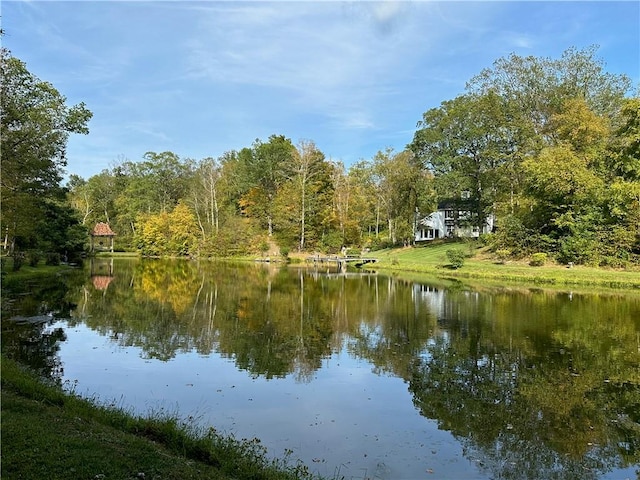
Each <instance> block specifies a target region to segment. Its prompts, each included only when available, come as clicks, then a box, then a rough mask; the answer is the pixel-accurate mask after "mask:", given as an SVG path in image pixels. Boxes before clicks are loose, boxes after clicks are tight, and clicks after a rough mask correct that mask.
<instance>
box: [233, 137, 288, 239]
mask: <svg viewBox="0 0 640 480" xmlns="http://www.w3.org/2000/svg"><path fill="white" fill-rule="evenodd" d="M295 154H296V149H295V147H294V146H293V144H292V143H291V140H290V139H288V138H286V137H285V136H284V135H271V136H270V137H269V141H268V142H266V143H263V142H261V141H260V140H256V141H255V142H254V144H253V147H252V149H251V150H250V152H247V151H245V152H244V153H243V152H241V156H240V160H241V161H242V162H243V166H242V171H243V173H245V179H244V181H246V182H247V183H248V185H250V186H249V188H248V190H247V191H246V193H244V194H243V198H242V199H241V204H242V207H243V209H244V211H245V212H246V213H247V214H248V215H250V216H254V217H255V218H258V219H259V220H260V221H261V222H263V224H264V226H265V227H266V228H267V231H268V234H269V236H271V235H273V215H274V211H273V207H274V200H275V197H276V194H277V193H278V188H279V187H280V185H281V184H282V182H283V181H284V176H283V175H282V172H283V169H284V167H285V165H287V164H289V163H290V162H291V160H292V158H293V156H294V155H295Z"/></svg>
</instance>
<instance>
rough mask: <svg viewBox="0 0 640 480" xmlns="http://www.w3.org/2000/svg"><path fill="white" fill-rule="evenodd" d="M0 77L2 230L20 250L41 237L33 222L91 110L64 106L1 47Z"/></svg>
mask: <svg viewBox="0 0 640 480" xmlns="http://www.w3.org/2000/svg"><path fill="white" fill-rule="evenodd" d="M0 75H1V82H0V102H1V106H2V120H1V121H2V125H1V127H2V128H1V130H0V135H1V136H0V141H1V143H2V160H1V162H2V163H1V167H2V177H1V181H0V182H1V183H0V186H1V192H0V193H1V195H2V213H1V224H2V226H1V228H2V230H3V233H5V235H7V236H8V237H9V238H10V239H11V248H12V249H13V247H14V246H17V247H18V248H23V247H26V246H29V245H33V244H35V243H37V242H38V241H39V240H40V235H41V232H39V231H38V229H37V228H36V226H37V224H38V222H39V221H42V220H43V219H44V218H45V216H46V214H47V211H46V205H47V201H46V199H48V198H55V197H56V196H58V194H59V192H60V181H61V178H62V172H63V168H64V167H65V166H66V146H67V141H68V139H69V135H70V134H72V133H81V134H86V133H88V131H89V130H88V127H87V124H88V122H89V120H90V119H91V116H92V114H91V112H90V111H89V110H88V109H87V108H86V107H85V105H84V103H79V104H78V105H74V106H67V105H66V98H65V97H64V96H63V95H62V94H60V92H58V90H56V89H55V88H54V87H53V85H51V84H50V83H48V82H45V81H42V80H40V79H39V78H37V77H36V76H35V75H33V74H32V73H30V72H29V71H28V70H27V67H26V65H25V63H24V62H22V61H21V60H19V59H18V58H16V57H14V56H12V55H11V54H10V52H9V51H8V50H6V49H1V50H0ZM52 201H53V200H52ZM56 201H57V200H56Z"/></svg>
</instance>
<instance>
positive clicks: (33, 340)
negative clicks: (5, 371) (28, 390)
mask: <svg viewBox="0 0 640 480" xmlns="http://www.w3.org/2000/svg"><path fill="white" fill-rule="evenodd" d="M52 321H53V320H52ZM4 323H5V324H4V325H3V328H2V352H3V354H4V355H6V356H7V357H8V358H10V359H13V360H16V361H17V362H19V363H22V364H24V365H28V366H29V367H30V368H32V369H33V370H34V371H35V372H36V373H37V374H38V375H40V376H41V377H43V378H50V379H52V380H54V381H56V382H60V380H61V379H62V375H63V370H64V369H63V366H62V362H61V360H60V357H59V356H58V351H59V350H60V342H64V341H65V340H66V339H67V336H66V334H65V333H64V330H63V329H62V328H54V329H48V328H47V323H16V322H13V321H11V320H9V321H7V322H4Z"/></svg>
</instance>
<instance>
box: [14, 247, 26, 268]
mask: <svg viewBox="0 0 640 480" xmlns="http://www.w3.org/2000/svg"><path fill="white" fill-rule="evenodd" d="M23 263H24V253H23V252H18V251H15V252H13V271H14V272H17V271H18V270H20V269H21V268H22V264H23Z"/></svg>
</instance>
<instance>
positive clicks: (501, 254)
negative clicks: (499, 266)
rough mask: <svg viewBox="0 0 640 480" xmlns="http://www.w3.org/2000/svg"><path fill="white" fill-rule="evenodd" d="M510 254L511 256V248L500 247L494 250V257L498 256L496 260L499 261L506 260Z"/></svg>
mask: <svg viewBox="0 0 640 480" xmlns="http://www.w3.org/2000/svg"><path fill="white" fill-rule="evenodd" d="M510 256H511V250H509V249H507V248H501V249H499V250H496V257H498V260H499V261H500V263H504V262H506V261H507V258H509V257H510Z"/></svg>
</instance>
